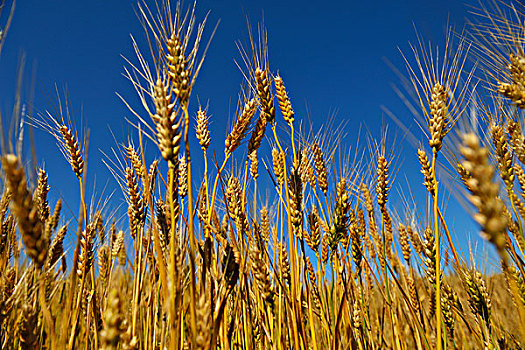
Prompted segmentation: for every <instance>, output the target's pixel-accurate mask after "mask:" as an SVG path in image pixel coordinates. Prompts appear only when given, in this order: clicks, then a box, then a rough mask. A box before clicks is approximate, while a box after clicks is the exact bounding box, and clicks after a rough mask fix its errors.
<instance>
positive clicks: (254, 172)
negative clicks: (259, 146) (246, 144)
mask: <svg viewBox="0 0 525 350" xmlns="http://www.w3.org/2000/svg"><path fill="white" fill-rule="evenodd" d="M248 159H250V175H251V176H252V178H253V179H254V180H255V179H257V178H258V177H259V159H258V158H257V151H256V150H255V151H253V152H252V153H250V154H249V155H248Z"/></svg>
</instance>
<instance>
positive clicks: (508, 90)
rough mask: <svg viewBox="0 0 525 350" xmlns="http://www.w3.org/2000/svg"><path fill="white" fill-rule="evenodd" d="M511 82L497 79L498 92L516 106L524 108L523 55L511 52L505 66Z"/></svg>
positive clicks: (524, 80)
mask: <svg viewBox="0 0 525 350" xmlns="http://www.w3.org/2000/svg"><path fill="white" fill-rule="evenodd" d="M507 69H508V73H507V74H508V75H509V78H511V80H512V82H511V83H506V82H501V81H498V92H499V93H500V94H502V95H503V96H505V97H507V98H508V99H509V100H511V101H512V103H514V104H515V105H516V106H517V107H518V108H521V109H524V108H525V57H523V55H522V54H520V55H516V54H514V53H511V54H510V56H509V64H508V66H507Z"/></svg>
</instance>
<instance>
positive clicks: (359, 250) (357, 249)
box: [348, 214, 363, 275]
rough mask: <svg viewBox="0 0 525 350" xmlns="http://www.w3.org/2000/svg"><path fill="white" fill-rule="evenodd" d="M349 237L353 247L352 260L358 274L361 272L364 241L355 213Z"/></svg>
mask: <svg viewBox="0 0 525 350" xmlns="http://www.w3.org/2000/svg"><path fill="white" fill-rule="evenodd" d="M348 232H349V237H348V238H349V239H350V241H351V242H350V243H351V248H352V260H353V261H354V266H355V268H356V272H357V274H358V275H360V274H361V263H362V261H363V241H362V239H361V235H360V233H359V227H358V222H357V220H356V218H355V214H353V215H351V219H350V226H349V228H348Z"/></svg>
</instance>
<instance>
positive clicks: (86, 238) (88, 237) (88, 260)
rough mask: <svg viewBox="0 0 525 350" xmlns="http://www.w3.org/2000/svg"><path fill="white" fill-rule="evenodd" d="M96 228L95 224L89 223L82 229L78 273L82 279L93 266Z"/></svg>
mask: <svg viewBox="0 0 525 350" xmlns="http://www.w3.org/2000/svg"><path fill="white" fill-rule="evenodd" d="M95 233H96V232H95V228H94V227H93V225H91V224H89V225H87V226H86V229H85V230H84V231H82V235H81V237H80V246H81V249H80V255H79V256H78V269H77V275H78V277H79V279H80V280H81V279H82V278H83V277H85V276H86V274H87V273H88V271H89V270H90V269H91V266H93V259H94V257H93V255H94V253H93V239H94V238H95Z"/></svg>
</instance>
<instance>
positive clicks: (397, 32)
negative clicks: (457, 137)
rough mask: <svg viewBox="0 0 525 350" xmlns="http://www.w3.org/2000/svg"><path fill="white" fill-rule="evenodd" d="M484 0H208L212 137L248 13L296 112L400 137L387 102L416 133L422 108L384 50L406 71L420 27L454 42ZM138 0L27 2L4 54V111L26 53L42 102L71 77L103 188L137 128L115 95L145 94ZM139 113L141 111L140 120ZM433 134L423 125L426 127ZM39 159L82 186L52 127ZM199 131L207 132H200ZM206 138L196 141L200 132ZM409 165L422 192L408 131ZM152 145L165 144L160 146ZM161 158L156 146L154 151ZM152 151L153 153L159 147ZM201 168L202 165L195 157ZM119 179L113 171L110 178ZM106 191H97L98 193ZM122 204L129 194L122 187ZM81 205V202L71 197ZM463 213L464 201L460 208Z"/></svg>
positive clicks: (201, 95) (95, 177)
mask: <svg viewBox="0 0 525 350" xmlns="http://www.w3.org/2000/svg"><path fill="white" fill-rule="evenodd" d="M476 4H477V1H475V0H468V1H466V2H463V1H456V0H443V1H421V0H410V1H383V0H382V1H325V2H323V3H320V2H309V1H283V0H281V1H240V0H234V1H231V0H222V1H212V0H202V1H198V4H197V8H198V16H199V17H200V18H202V16H203V15H204V14H205V13H206V11H208V10H209V11H211V12H210V16H209V26H208V31H207V33H208V34H210V33H211V30H212V29H213V26H214V24H215V23H216V22H217V21H218V20H220V25H219V27H218V30H217V32H216V34H215V37H214V38H213V41H212V43H211V46H210V49H209V51H208V54H207V57H206V60H205V63H204V66H203V69H202V71H201V74H200V76H199V79H198V81H197V85H196V87H195V90H194V93H193V95H192V102H191V108H192V109H193V110H194V111H196V108H197V100H199V101H201V103H203V104H209V113H210V114H211V115H212V119H211V123H212V124H211V132H212V140H213V143H212V147H215V149H216V150H217V153H218V154H219V155H220V156H222V145H223V140H224V137H225V135H226V133H227V127H226V125H227V122H228V118H229V116H230V114H231V113H233V111H234V107H235V103H236V99H237V93H238V92H239V87H240V85H241V84H242V83H243V78H242V75H241V73H240V72H239V69H238V68H237V66H236V65H235V62H234V60H238V61H239V60H240V55H239V53H238V50H237V48H236V45H235V42H236V41H238V40H241V41H246V38H247V35H246V33H247V31H246V22H245V19H244V14H245V13H246V14H247V15H248V16H249V18H250V21H251V22H252V24H256V23H257V22H259V21H260V20H261V19H262V18H264V23H265V25H266V27H267V29H268V41H269V52H270V68H271V69H272V71H273V72H274V73H275V72H277V71H279V72H280V74H281V75H282V77H283V78H284V81H285V84H286V86H287V89H288V90H289V94H290V96H291V98H292V103H293V105H294V108H295V110H296V119H303V120H308V118H310V120H311V121H312V123H313V125H314V129H318V128H319V127H320V126H321V125H322V123H323V122H325V121H326V119H327V117H328V116H329V115H330V114H333V113H334V111H335V112H337V115H336V117H335V124H336V125H338V124H340V123H342V122H346V123H347V130H346V131H347V134H348V135H347V140H348V142H349V144H351V145H352V146H353V143H352V142H353V141H355V139H356V137H357V130H359V128H360V127H361V126H363V127H365V128H367V129H369V131H370V132H371V134H372V136H374V137H376V138H378V137H380V135H381V126H382V125H384V124H385V123H387V124H392V127H391V129H390V132H391V133H392V135H393V136H395V135H396V134H397V137H398V138H399V137H402V133H401V132H400V131H399V130H398V129H397V128H396V127H395V125H394V123H392V122H391V121H390V120H389V119H388V117H387V116H386V115H385V114H384V113H383V112H382V110H381V108H380V106H381V105H385V106H387V107H388V108H389V109H391V110H392V111H394V112H395V114H396V115H397V116H398V117H399V118H400V119H401V120H402V121H403V122H406V123H407V125H411V129H412V130H414V131H416V132H417V127H416V126H415V125H414V123H413V121H412V115H411V114H410V112H409V111H408V110H407V109H406V108H405V107H404V106H403V104H402V103H401V101H400V99H399V98H398V97H397V95H396V94H395V93H394V91H393V90H392V88H391V86H390V83H392V82H393V83H398V82H399V80H398V78H397V77H396V75H395V74H394V73H393V72H392V70H391V68H390V67H389V66H388V65H387V64H386V63H385V58H386V59H388V60H389V61H391V62H392V63H393V64H394V65H395V66H397V67H399V68H400V70H401V71H402V72H406V70H405V67H404V62H403V59H402V57H401V55H400V53H399V50H398V48H401V50H403V51H404V52H408V51H409V46H408V43H409V42H410V41H411V42H414V41H415V40H416V36H415V31H414V26H416V27H417V29H418V32H419V33H420V35H421V36H422V37H423V38H425V39H427V40H430V41H432V42H435V43H437V44H439V45H441V44H442V43H443V37H444V33H445V27H446V23H447V20H448V21H449V22H450V23H451V24H453V25H455V27H456V28H457V29H458V30H459V29H461V28H462V27H463V25H464V23H465V21H464V19H465V17H466V16H467V15H468V10H469V8H468V5H476ZM136 7H137V6H136V2H135V1H115V0H113V1H70V0H62V1H58V0H46V1H41V0H40V1H36V0H24V1H18V4H17V8H16V11H15V16H14V19H13V23H12V26H11V30H10V32H9V34H8V37H7V41H6V44H5V47H4V50H3V53H2V57H1V58H0V109H1V111H2V113H3V114H4V115H6V113H9V111H10V110H11V108H12V104H13V91H14V87H15V81H16V79H15V77H16V67H17V63H18V61H19V59H20V57H21V54H22V53H24V54H25V56H26V62H27V64H26V79H25V80H26V84H25V86H24V89H25V90H26V92H27V91H29V86H30V85H31V84H30V82H31V74H32V71H33V67H35V70H34V72H35V83H36V91H35V100H34V105H35V110H37V111H44V110H46V109H47V108H49V104H48V97H46V96H47V95H49V94H51V97H52V98H55V94H54V84H57V85H58V87H59V89H60V90H63V88H64V87H66V86H67V90H68V92H69V95H70V99H71V103H72V106H73V112H74V115H75V116H76V122H77V125H78V126H80V116H81V115H82V119H83V124H84V125H85V126H87V128H89V129H90V130H91V148H90V171H91V172H90V184H91V185H93V184H94V183H96V185H95V188H96V191H95V193H96V194H95V197H97V196H98V197H100V195H101V191H102V188H103V187H104V186H105V185H106V183H107V185H108V189H109V190H111V189H114V188H115V185H116V183H115V181H114V180H113V178H112V177H111V174H110V173H109V171H108V170H107V169H106V167H105V165H104V164H103V163H102V162H101V159H102V158H103V156H102V154H101V151H103V152H106V153H108V152H109V150H110V148H111V147H114V146H115V141H114V139H113V134H114V135H115V137H116V140H117V141H118V142H122V141H125V140H126V139H127V135H128V134H129V133H130V132H133V131H134V130H133V128H132V127H130V126H129V125H128V124H127V123H126V121H125V118H126V117H127V118H131V119H133V117H132V115H131V113H129V112H128V110H127V109H126V107H125V105H124V104H123V103H122V102H121V101H120V100H119V98H118V97H117V95H116V92H118V93H119V94H120V95H122V96H124V97H125V98H127V99H129V101H130V102H131V103H136V98H135V93H134V91H133V90H132V88H131V85H130V84H129V82H128V81H127V80H126V79H125V78H124V77H123V75H122V74H123V72H124V69H123V67H124V65H125V62H124V60H123V58H122V57H121V55H124V56H126V57H130V58H133V52H132V46H131V39H130V34H132V35H133V36H134V37H135V38H137V40H138V41H139V43H140V44H142V45H143V46H142V47H144V48H146V47H145V46H144V44H145V41H144V36H143V32H142V28H141V26H140V24H139V21H138V19H137V16H136V14H135V10H136ZM133 120H134V119H133ZM417 136H418V137H420V138H422V135H421V134H420V133H419V134H417ZM35 138H36V141H37V145H38V148H37V150H38V157H39V160H40V161H42V160H45V164H46V168H47V169H48V170H50V184H51V186H52V191H51V194H50V195H51V198H53V196H55V198H56V196H57V195H58V193H59V194H60V195H62V196H64V198H69V197H70V196H76V193H77V185H76V179H75V177H74V175H73V174H72V172H71V171H70V169H69V167H68V165H67V163H66V161H65V160H64V159H63V158H62V156H61V155H60V153H59V151H58V149H57V148H56V146H55V141H54V140H53V138H52V137H51V136H50V135H48V134H46V133H45V132H43V131H41V130H36V131H35ZM195 141H196V140H195ZM195 144H196V143H195ZM397 144H398V145H400V146H401V147H397V148H396V152H398V157H399V159H400V162H402V168H403V170H402V172H406V174H405V173H400V174H398V177H397V179H398V181H399V182H400V183H402V184H404V183H405V176H407V177H409V179H410V181H411V183H412V185H413V186H415V188H414V191H415V193H416V194H417V193H420V194H421V193H424V188H423V186H422V185H420V183H421V178H420V173H419V169H418V166H417V158H416V152H415V149H414V148H413V147H412V146H409V145H405V144H404V143H403V141H401V142H397ZM149 149H150V151H151V152H154V151H156V150H155V149H154V147H153V146H150V147H149ZM152 157H153V155H152ZM150 159H151V158H150ZM196 167H197V168H196V169H197V170H196V171H197V172H198V171H199V169H201V165H200V164H196ZM108 179H109V180H108ZM98 197H97V198H98ZM115 200H116V201H117V203H122V201H123V197H122V195H121V194H120V193H119V192H117V193H116V194H115ZM71 210H72V212H75V213H76V211H77V210H76V204H72V206H71ZM456 212H457V211H456ZM451 221H452V222H454V224H455V225H456V227H459V230H458V231H460V232H458V233H456V234H455V235H456V236H457V237H462V238H460V239H461V240H462V242H463V248H464V249H466V247H467V245H466V242H467V240H466V239H465V238H464V237H466V236H467V235H466V232H467V231H466V230H467V228H468V232H469V233H470V234H471V235H472V237H474V238H475V237H476V231H477V230H476V227H475V226H470V225H471V223H470V222H469V221H466V220H463V219H458V218H454V217H453V216H452V217H451Z"/></svg>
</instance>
